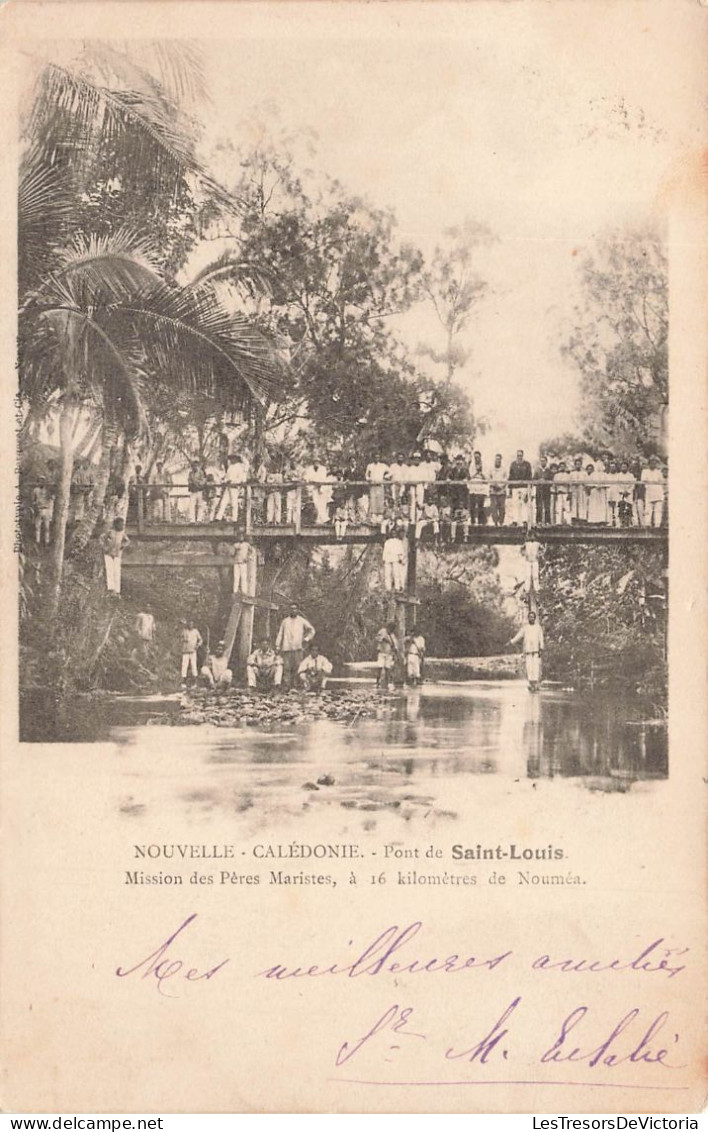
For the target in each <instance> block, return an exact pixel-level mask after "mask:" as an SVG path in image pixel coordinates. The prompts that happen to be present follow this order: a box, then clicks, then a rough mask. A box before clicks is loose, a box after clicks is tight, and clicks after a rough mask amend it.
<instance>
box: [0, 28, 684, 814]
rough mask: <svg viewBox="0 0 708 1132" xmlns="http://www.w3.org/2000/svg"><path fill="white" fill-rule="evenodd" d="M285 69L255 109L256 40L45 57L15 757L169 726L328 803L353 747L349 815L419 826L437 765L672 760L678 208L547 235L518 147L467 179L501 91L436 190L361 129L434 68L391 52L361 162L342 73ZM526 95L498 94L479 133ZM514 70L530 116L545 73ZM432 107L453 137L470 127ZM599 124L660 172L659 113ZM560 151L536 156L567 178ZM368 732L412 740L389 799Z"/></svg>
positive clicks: (23, 292) (25, 249) (22, 286)
mask: <svg viewBox="0 0 708 1132" xmlns="http://www.w3.org/2000/svg"><path fill="white" fill-rule="evenodd" d="M463 62H464V53H460V57H459V59H458V60H457V63H458V66H460V67H462V65H463ZM263 63H264V60H263V59H262V58H259V53H258V52H257V51H251V52H245V53H244V57H243V58H242V59H240V60H239V70H240V73H241V74H242V76H244V75H245V77H246V78H247V80H248V81H246V84H245V85H246V89H247V90H248V92H249V94H248V96H247V97H246V98H243V97H241V100H240V104H239V105H238V106H237V112H236V113H235V112H234V104H233V102H232V100H231V99H230V97H229V93H230V79H231V76H232V73H233V72H232V67H233V56H232V50H231V49H230V48H228V47H223V48H222V49H220V48H218V47H216V46H214V45H213V44H206V45H205V44H199V43H198V42H196V43H195V42H194V41H191V42H187V41H174V40H172V41H161V42H156V43H150V44H140V45H139V46H136V45H135V44H134V43H123V44H120V43H115V42H111V43H108V42H101V41H93V42H81V43H69V44H67V43H58V44H56V45H54V44H47V45H46V47H45V59H44V60H37V61H36V65H35V66H34V67H33V68H32V70H33V71H36V74H33V75H32V79H33V82H32V84H31V85H30V84H28V90H27V98H26V101H25V103H24V104H23V106H22V119H21V138H22V153H21V162H22V165H21V171H20V181H19V208H18V223H19V230H18V251H19V332H20V337H19V351H20V352H19V359H18V374H19V391H18V409H19V413H20V415H21V427H20V430H19V465H20V483H19V533H20V557H19V562H20V571H21V590H20V601H21V619H20V645H21V653H20V658H21V659H20V665H21V671H20V703H21V738H22V739H23V740H25V741H28V742H32V741H67V740H68V741H76V742H79V741H82V742H90V741H93V740H96V739H103V738H110V737H112V736H116V735H119V734H120V736H121V738H122V741H124V742H130V741H131V739H132V741H134V742H139V740H140V737H141V736H142V735H143V734H145V728H147V727H155V726H159V727H173V726H183V725H184V726H189V727H190V731H189V733H188V734H185V735H184V736H181V737H180V738H178V739H177V740H175V739H174V738H171V739H170V741H171V742H175V741H177V742H180V739H181V740H182V741H186V742H188V743H190V744H192V743H194V741H195V738H196V740H197V743H198V745H199V746H200V748H201V749H202V756H203V762H206V763H207V764H208V761H209V759H210V756H211V754H212V753H213V750H214V749H217V750H220V749H223V746H224V741H225V739H227V738H228V739H229V742H233V744H234V746H235V748H236V749H237V752H238V754H237V756H236V757H235V758H234V763H235V766H234V772H235V777H236V778H237V779H238V780H239V783H240V785H241V786H243V787H244V789H245V792H246V794H248V793H249V791H248V786H247V783H248V771H249V769H251V768H252V767H253V764H254V762H255V763H259V764H262V763H264V762H265V763H266V764H267V765H268V766H269V767H271V768H273V769H275V768H277V770H278V774H279V775H280V774H282V771H283V763H286V764H287V769H288V774H289V775H290V776H291V777H292V781H291V784H290V785H291V789H292V792H293V793H292V805H293V806H299V805H300V804H301V798H300V790H301V789H302V787H303V785H307V783H303V782H302V781H299V778H302V777H303V773H304V777H305V778H306V777H307V771H306V768H301V767H300V765H299V764H301V762H302V760H303V754H304V752H306V750H307V748H308V745H309V744H310V743H311V742H312V741H313V740H315V741H317V740H318V738H319V736H320V734H321V735H324V734H326V735H327V736H328V742H331V743H332V745H333V747H334V749H336V756H334V762H336V765H337V769H338V772H339V773H338V778H339V781H338V783H337V784H336V786H335V787H334V788H333V789H332V788H330V789H329V790H328V794H329V795H331V794H332V793H335V794H339V795H340V798H339V800H340V801H341V802H342V804H344V803H345V802H346V803H347V804H353V805H355V806H357V807H359V806H364V808H365V809H367V810H369V809H378V808H380V807H387V808H390V807H392V806H394V807H397V808H401V804H402V802H403V799H402V797H401V790H400V788H401V787H403V788H404V790H408V791H411V792H412V793H413V794H414V795H415V801H411V802H409V803H408V804H407V805H404V806H403V809H404V810H405V811H406V812H408V811H412V814H413V815H414V814H415V811H416V810H419V811H420V810H421V808H422V809H423V810H427V809H428V808H430V807H431V806H432V807H433V808H434V809H435V808H436V807H438V806H439V805H440V804H442V803H441V802H440V800H439V787H440V786H441V785H442V783H441V779H446V780H447V783H448V786H449V787H452V788H454V789H455V790H457V789H458V788H460V789H462V788H463V786H464V787H465V788H472V785H473V781H474V776H477V775H480V774H485V773H491V774H495V775H499V776H500V777H504V776H506V777H509V776H511V777H512V779H518V777H519V774H523V775H524V776H529V777H538V776H544V777H545V776H558V777H561V778H565V779H568V780H569V788H572V784H574V783H575V782H577V781H578V780H582V781H583V782H584V784H585V785H586V786H587V787H588V788H590V789H597V790H606V791H607V790H609V791H611V790H618V791H626V790H630V789H631V788H632V787H633V785H634V784H635V783H641V782H651V781H653V780H661V779H663V778H665V777H666V775H667V773H668V759H667V741H666V725H667V711H666V706H667V681H666V625H667V616H668V595H667V564H668V531H669V506H670V505H669V479H668V460H667V420H668V333H669V324H668V322H669V320H668V259H667V248H666V222H665V218H663V217H662V216H661V215H660V214H659V213H658V211H657V209H656V206H655V202H654V200H653V199H652V197H651V195H649V194H647V199H646V200H645V201H644V202H642V203H643V207H642V208H639V207H638V202H636V201H632V208H631V212H630V210H629V209H628V208H627V207H626V206H624V207H623V202H621V201H619V200H617V199H609V200H608V199H603V200H602V201H601V202H599V203H596V202H595V201H590V202H588V201H587V200H586V199H585V198H583V201H582V205H583V208H582V211H581V212H580V214H579V215H577V214H576V215H573V214H572V210H571V209H569V219H570V217H571V216H572V220H573V236H572V238H570V235H569V238H568V239H567V241H566V242H563V243H560V244H559V245H557V246H555V247H554V248H553V249H552V250H551V252H549V249H548V247H547V245H546V243H545V242H544V241H542V240H539V241H538V242H537V243H536V245H535V246H533V245H532V246H529V243H528V237H526V236H524V234H523V233H521V232H519V233H516V232H513V233H511V234H510V233H509V231H508V225H509V214H510V213H512V214H513V213H515V212H518V208H519V204H518V199H517V198H518V186H517V185H515V184H514V183H513V181H510V182H509V184H508V186H507V188H506V190H505V192H504V193H503V194H502V193H501V190H500V185H499V180H498V179H499V178H502V177H504V176H505V175H506V172H507V166H508V165H509V163H511V162H515V161H518V159H519V150H518V148H517V146H518V142H519V137H518V136H516V135H515V133H514V134H513V135H512V137H511V138H510V139H509V140H508V142H507V145H508V146H509V149H508V151H507V152H504V151H502V152H501V153H500V154H499V167H500V168H499V172H498V174H497V178H498V179H497V181H496V182H495V183H491V184H486V185H484V186H479V185H476V184H474V183H472V184H470V183H469V182H468V181H467V179H466V177H465V175H464V171H465V170H466V169H467V168H468V167H469V165H470V164H471V165H474V164H475V148H476V147H477V148H479V149H480V151H481V150H483V149H484V147H486V146H487V145H488V144H489V139H488V137H487V136H486V130H484V129H482V128H480V127H481V126H482V122H483V120H484V119H485V118H486V117H487V115H486V113H483V112H480V110H479V109H478V110H477V112H476V114H475V118H476V119H477V130H476V131H475V128H474V124H473V123H467V124H466V125H465V127H464V134H465V136H468V138H469V140H468V148H467V149H466V151H465V152H464V153H462V154H461V155H460V164H459V168H455V166H454V165H449V164H448V166H447V167H446V168H445V169H444V170H441V169H439V170H437V173H435V171H433V175H431V173H427V174H425V173H423V172H422V171H421V174H422V175H421V181H418V180H417V179H415V178H410V179H406V178H405V169H406V167H407V164H408V162H409V160H410V137H409V132H408V131H405V130H400V129H399V125H397V124H396V122H395V120H392V121H390V122H389V123H388V124H387V125H384V126H379V123H378V122H377V123H376V129H377V132H378V133H382V134H384V136H385V138H386V141H387V144H386V147H385V152H386V160H387V164H388V169H386V170H384V171H381V172H379V170H378V168H375V169H372V170H371V173H370V175H368V176H367V170H366V166H365V165H364V167H363V168H362V166H361V163H360V161H359V157H358V155H359V154H360V153H361V151H362V150H363V149H364V148H365V147H366V144H367V138H368V137H369V136H370V135H371V133H372V131H373V129H374V124H373V122H372V120H371V118H370V117H369V115H371V114H373V111H374V106H375V105H379V106H382V105H387V104H388V105H390V97H391V95H390V92H391V89H392V88H393V89H396V86H395V83H396V80H397V79H398V80H399V81H403V80H404V79H405V76H406V75H409V74H410V60H406V59H405V58H404V59H400V60H395V59H390V58H389V59H386V60H384V59H382V60H381V67H380V69H378V72H377V74H378V79H379V83H380V87H379V88H378V89H372V88H371V86H370V87H369V89H368V90H367V92H366V95H365V97H361V98H360V99H359V108H360V114H359V115H358V122H357V125H358V131H357V133H354V134H353V135H352V134H351V132H350V131H349V130H347V135H348V136H347V141H346V145H343V143H342V138H341V134H340V131H339V128H338V127H339V123H338V122H336V121H335V122H331V121H330V120H328V119H327V117H326V111H325V107H324V104H323V102H322V100H321V99H320V98H318V97H317V92H318V90H320V89H324V85H325V81H326V80H325V75H326V73H327V72H328V71H329V69H330V68H331V67H332V66H333V65H334V61H333V60H332V59H331V58H329V59H327V61H326V65H324V66H323V67H322V70H323V72H324V73H323V74H318V73H317V70H315V73H314V74H311V75H309V76H308V77H307V78H306V79H303V76H302V74H301V73H300V72H299V70H298V71H297V73H296V74H294V73H293V71H292V67H290V68H288V69H286V72H285V75H283V73H282V70H281V69H280V68H278V69H277V71H278V75H277V80H275V81H274V79H273V76H272V75H271V76H270V78H269V76H268V74H266V73H264V72H265V70H266V68H265V67H264V66H263ZM362 65H363V60H358V59H357V57H356V54H354V56H353V57H351V56H350V58H349V59H348V61H347V67H346V69H345V71H344V74H343V76H342V78H341V81H342V82H347V81H349V82H350V83H351V84H352V85H354V84H357V87H358V84H359V83H360V81H361V80H360V76H359V69H360V68H361V67H362ZM429 65H430V66H434V65H435V60H434V59H432V60H430V61H429ZM507 77H508V76H507V75H506V74H505V73H504V71H503V70H501V71H500V73H499V74H497V75H496V76H494V75H492V76H491V78H490V76H489V75H488V74H486V73H485V74H484V87H483V89H482V90H480V89H478V88H480V86H481V81H480V77H479V76H477V77H474V76H472V77H470V78H469V82H468V89H467V90H466V91H465V94H464V97H463V98H462V99H461V102H462V105H461V106H460V108H459V112H460V114H461V115H462V113H463V110H464V106H465V101H466V100H468V101H469V103H470V104H471V103H473V102H476V100H477V95H478V94H483V96H484V98H485V99H486V100H487V101H488V102H489V103H490V104H491V103H494V102H496V101H497V100H498V97H497V96H499V95H502V93H503V84H504V81H505V79H506V78H507ZM494 81H496V82H497V83H498V84H499V88H498V90H497V89H496V88H495V86H494V85H493V83H494ZM288 82H289V83H290V84H291V91H292V97H286V93H285V91H284V89H283V88H284V87H286V89H287V83H288ZM515 82H516V83H517V84H518V86H519V88H520V90H525V91H527V92H528V93H531V92H535V93H536V97H537V98H538V97H539V96H540V92H541V84H540V79H539V75H538V73H537V72H534V70H533V68H531V67H529V66H523V67H521V68H520V70H519V71H518V72H517V73H516V74H515ZM507 97H508V95H507ZM482 106H483V107H484V106H485V103H484V102H483V103H482ZM497 112H498V111H497ZM405 113H406V115H412V117H413V118H415V119H416V129H417V134H418V136H417V139H416V144H417V145H418V146H419V147H420V149H421V151H425V152H427V153H430V150H431V149H432V148H433V139H434V135H435V133H436V131H437V130H438V129H439V128H446V129H448V130H449V131H450V132H453V131H454V130H455V128H456V119H455V116H454V115H453V114H450V115H449V116H448V118H447V120H446V121H445V122H444V123H441V122H440V121H439V119H438V118H437V115H436V114H434V113H430V112H429V113H428V120H427V121H423V122H421V121H420V119H419V118H418V116H417V115H416V113H415V105H414V104H413V105H411V104H410V103H407V104H406V108H405ZM585 113H586V116H587V121H586V124H585V134H584V136H583V138H582V141H583V142H584V145H583V146H582V148H581V147H578V148H579V150H580V152H579V154H578V155H576V159H577V158H580V159H583V160H584V161H585V162H587V163H588V165H589V166H591V165H592V163H593V162H594V161H595V160H596V158H597V154H598V151H600V152H602V151H607V150H614V151H616V152H617V153H620V154H621V153H622V146H623V144H624V140H625V134H626V133H627V132H630V133H632V134H633V135H634V136H635V137H636V138H637V141H638V145H639V147H640V150H641V156H642V158H643V159H644V160H645V161H646V162H647V164H649V163H650V162H651V160H652V156H653V155H655V156H656V157H659V156H660V155H661V133H662V130H661V121H660V119H659V118H657V117H656V116H655V115H653V114H651V113H648V112H647V110H645V109H644V108H643V107H640V106H632V105H630V104H628V103H627V102H625V101H623V100H621V99H618V100H616V101H615V102H613V101H612V100H611V98H610V97H609V95H608V96H606V97H605V98H600V97H598V100H597V103H596V105H595V106H591V107H588V108H586V110H585ZM392 117H393V116H392ZM480 119H481V121H480ZM541 121H542V122H543V120H541ZM517 130H518V131H519V133H521V132H525V130H526V126H525V125H524V124H523V123H517V122H516V121H514V131H517ZM396 134H397V135H398V136H397V137H395V136H394V135H396ZM475 134H476V135H477V136H475ZM381 141H383V139H381ZM548 141H549V138H548V137H547V136H546V134H545V133H542V132H541V131H540V130H538V134H537V136H536V137H535V138H534V139H533V140H532V139H529V138H527V139H526V142H525V145H527V146H528V147H529V149H530V150H534V149H536V148H537V147H538V151H537V152H536V153H535V154H534V155H533V157H532V158H530V160H531V163H532V169H533V171H534V172H536V173H537V175H541V171H542V170H543V169H544V167H545V166H546V164H547V161H548V155H547V154H546V153H544V152H543V148H542V143H544V142H545V143H546V144H547V143H548ZM428 142H429V143H430V146H428V144H427V143H428ZM450 148H451V147H450V146H449V145H448V146H446V148H445V153H446V155H449V153H450ZM634 159H635V154H634V152H633V160H634ZM443 174H444V178H445V181H448V180H449V182H450V187H449V188H448V186H447V185H445V186H444V187H443V184H442V182H441V184H440V187H438V185H437V184H436V177H437V178H438V179H440V178H441V177H442V176H443ZM431 181H432V183H431ZM421 182H422V183H421ZM589 205H590V207H588V206H589ZM518 220H519V218H518V216H516V221H517V224H518ZM534 220H535V223H536V224H537V225H538V227H539V228H540V229H542V228H543V224H544V216H543V213H542V212H541V213H540V214H534ZM355 723H358V724H359V726H358V729H357V732H356V733H357V736H358V743H357V748H358V750H357V752H356V754H355V752H353V751H351V750H348V749H347V739H348V738H350V737H351V734H352V732H351V728H352V725H353V724H355ZM194 726H198V727H200V728H203V729H204V731H205V734H208V735H209V739H208V740H207V741H206V742H205V741H204V738H203V737H201V736H199V737H197V736H196V733H195V732H194V731H193V730H192V728H193V727H194ZM284 728H285V729H286V731H285V735H284V734H283V729H284ZM217 729H218V730H217ZM150 734H151V735H152V736H153V737H155V735H154V733H153V732H150ZM271 741H273V742H272V746H271ZM362 743H363V745H364V748H365V750H369V751H370V752H371V753H372V755H373V754H375V752H376V751H377V750H378V748H379V747H381V746H382V745H384V746H385V747H386V748H387V753H388V755H389V758H388V759H387V763H386V766H385V767H382V768H381V770H380V772H379V774H378V775H375V776H374V778H373V780H371V778H370V776H367V781H366V782H365V781H364V780H363V779H362V776H361V774H360V771H359V769H358V768H357V767H356V766H355V765H352V764H353V761H354V760H358V759H359V758H360V757H361V753H362V752H361V744H362ZM269 747H270V750H269V749H268V748H269ZM433 749H434V750H433ZM266 752H267V753H266ZM431 756H432V757H431ZM333 766H334V763H333ZM205 770H206V768H205V767H204V765H202V766H201V767H200V779H202V781H203V785H204V787H205V788H206V789H211V786H210V784H209V775H208V772H207V773H205ZM433 776H434V777H433ZM342 779H344V781H342ZM214 785H215V784H214ZM310 785H313V784H310ZM314 786H317V783H315V784H314ZM215 793H216V796H217V804H219V801H218V794H219V788H216V791H215ZM258 805H259V807H260V808H261V809H262V810H264V811H266V810H267V808H268V805H269V798H268V791H267V790H266V791H265V792H264V796H263V797H261V798H260V799H259V801H258Z"/></svg>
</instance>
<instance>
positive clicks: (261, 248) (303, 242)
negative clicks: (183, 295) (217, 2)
mask: <svg viewBox="0 0 708 1132" xmlns="http://www.w3.org/2000/svg"><path fill="white" fill-rule="evenodd" d="M241 165H242V175H241V178H240V180H239V182H238V185H237V186H236V188H235V190H234V191H235V193H236V194H237V195H238V196H239V198H240V199H241V200H242V201H243V203H244V209H243V213H242V216H241V220H240V223H239V225H238V226H237V227H236V228H234V226H233V225H232V226H231V227H230V230H229V241H228V242H229V245H230V248H231V250H227V251H226V252H225V254H223V255H222V256H221V257H219V258H218V259H217V261H216V262H215V264H214V265H213V266H212V267H210V268H208V269H206V271H205V272H204V273H202V277H201V278H202V282H203V281H205V280H206V279H210V280H211V281H212V282H213V283H214V285H216V286H222V287H228V286H231V287H232V288H235V289H236V290H240V291H241V292H243V289H244V287H246V288H248V287H249V286H253V284H254V281H255V275H256V274H257V275H258V277H259V282H260V283H262V287H261V297H260V298H257V299H256V300H255V302H254V312H255V313H256V315H257V317H258V318H259V319H260V320H262V323H263V324H264V325H266V326H268V327H269V328H270V329H271V330H272V332H273V333H274V335H275V336H276V337H277V339H278V341H279V342H280V343H281V344H282V345H283V348H284V349H285V350H286V352H287V354H288V356H289V359H290V364H291V373H292V378H293V383H292V387H291V389H290V392H289V397H288V400H287V403H286V404H285V405H280V406H279V407H278V411H277V413H274V414H271V418H270V419H268V420H266V422H265V428H266V430H267V431H268V432H270V433H271V434H272V433H274V432H275V431H276V429H278V428H281V427H282V426H283V425H284V423H287V421H288V420H291V421H293V420H296V421H298V422H299V426H300V427H301V428H306V429H307V430H308V431H309V432H310V434H311V435H312V436H313V437H314V439H315V441H316V443H317V445H318V446H319V448H320V451H321V453H325V452H327V451H328V450H331V452H332V453H333V454H334V453H335V452H337V451H341V450H342V449H348V450H354V451H356V452H357V453H358V454H360V455H361V456H367V455H370V454H372V453H373V452H375V451H376V450H379V451H384V452H391V451H393V450H395V449H397V448H410V447H411V446H413V445H414V444H416V442H417V441H418V440H419V439H422V438H423V437H425V436H435V435H436V433H437V432H442V433H445V440H446V439H447V435H448V434H451V435H454V436H455V438H457V437H460V438H462V437H464V436H469V435H470V433H471V432H473V427H474V426H473V422H472V418H471V412H470V406H469V404H468V403H466V400H465V397H464V395H463V394H462V393H461V392H460V391H459V390H458V389H450V390H443V389H441V388H438V389H437V390H435V389H434V388H433V386H434V384H435V383H434V382H432V381H431V380H430V379H429V378H426V377H425V376H424V375H422V374H421V373H420V372H419V370H418V369H417V367H416V365H415V362H414V358H413V357H412V355H411V353H410V351H409V350H408V349H407V348H406V347H405V345H404V343H403V342H402V340H401V338H400V335H399V334H398V333H397V331H396V328H397V323H398V321H399V319H400V316H402V315H404V314H405V313H406V312H407V311H409V310H410V309H411V307H412V306H413V305H414V304H415V303H417V302H419V301H421V299H422V297H423V281H424V274H423V269H424V264H423V257H422V255H421V253H420V251H419V250H418V249H416V248H414V247H411V246H410V245H408V244H405V243H402V242H401V241H399V239H398V237H397V233H396V225H395V218H394V216H393V214H392V213H391V212H389V211H387V210H383V209H377V208H375V207H373V206H372V205H371V204H369V203H368V202H367V201H365V200H362V199H361V198H358V197H355V196H352V195H350V194H348V193H346V192H345V191H344V189H343V188H342V187H341V186H340V185H339V184H338V183H337V182H335V181H331V180H327V179H324V180H320V182H319V183H318V184H316V185H313V184H312V183H311V178H308V177H306V176H305V175H303V176H302V177H301V176H299V175H298V173H297V170H296V167H295V164H294V162H293V161H291V160H290V159H289V158H288V155H287V153H277V152H276V151H275V150H272V149H270V148H268V147H266V146H264V145H260V146H259V147H258V148H257V149H256V150H254V151H253V152H251V153H247V154H244V155H242V157H241ZM433 408H434V409H435V412H434V413H432V410H433ZM445 410H448V411H447V413H445ZM438 418H439V420H438Z"/></svg>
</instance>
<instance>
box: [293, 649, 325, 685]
mask: <svg viewBox="0 0 708 1132" xmlns="http://www.w3.org/2000/svg"><path fill="white" fill-rule="evenodd" d="M331 675H332V663H331V661H329V660H327V657H326V656H323V655H322V653H321V652H320V650H319V649H318V647H317V645H316V644H311V645H310V651H309V653H308V655H307V656H306V657H305V659H304V660H303V661H302V663H301V664H300V667H299V668H298V670H297V676H298V680H299V682H300V686H301V687H302V688H304V689H305V691H306V692H322V691H324V689H325V688H326V687H327V677H328V676H331Z"/></svg>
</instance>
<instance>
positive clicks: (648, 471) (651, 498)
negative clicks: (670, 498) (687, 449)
mask: <svg viewBox="0 0 708 1132" xmlns="http://www.w3.org/2000/svg"><path fill="white" fill-rule="evenodd" d="M642 483H643V484H646V487H645V489H644V525H645V526H647V527H660V526H661V520H662V519H663V517H664V475H663V473H662V471H661V468H660V467H659V461H658V459H657V457H656V456H650V457H649V467H648V468H644V470H643V472H642Z"/></svg>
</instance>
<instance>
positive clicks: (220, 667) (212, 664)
mask: <svg viewBox="0 0 708 1132" xmlns="http://www.w3.org/2000/svg"><path fill="white" fill-rule="evenodd" d="M199 675H200V676H201V678H202V680H203V681H204V683H205V684H206V686H207V688H209V689H210V690H211V691H214V690H216V691H217V692H222V691H224V692H225V691H226V689H227V688H230V687H231V681H232V680H233V673H232V671H231V669H230V668H229V658H228V657H227V656H226V652H225V646H224V642H223V641H219V643H218V645H217V646H216V648H215V650H214V652H213V653H212V654H211V656H210V657H209V659H208V660H207V662H206V664H204V665H202V668H201V670H200V672H199Z"/></svg>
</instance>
